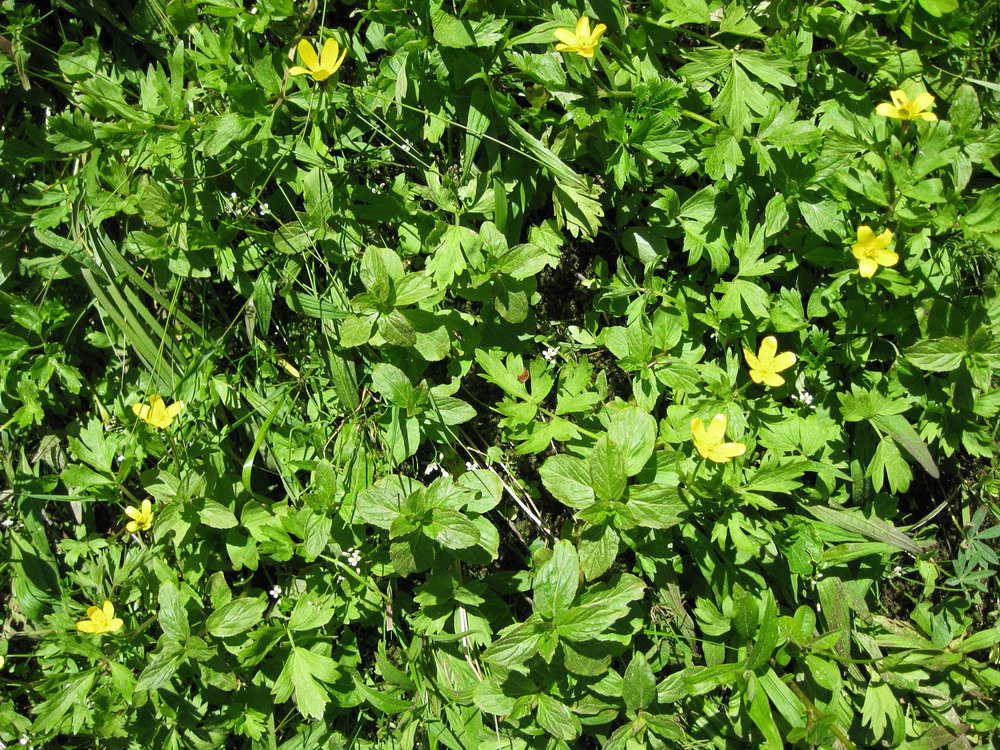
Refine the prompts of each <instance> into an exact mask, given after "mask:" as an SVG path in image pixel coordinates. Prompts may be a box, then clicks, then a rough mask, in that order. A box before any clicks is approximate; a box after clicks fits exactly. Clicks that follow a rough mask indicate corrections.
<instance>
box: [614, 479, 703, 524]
mask: <svg viewBox="0 0 1000 750" xmlns="http://www.w3.org/2000/svg"><path fill="white" fill-rule="evenodd" d="M689 507H690V506H689V503H687V502H685V501H684V499H683V498H682V497H681V494H680V490H678V488H677V487H676V485H668V484H659V483H654V484H633V485H629V488H628V499H627V502H626V510H627V511H628V513H629V515H631V516H632V518H634V519H635V520H636V521H637V522H638V523H639V524H640V525H641V526H645V527H646V528H649V529H669V528H670V527H672V526H676V525H677V524H678V523H680V522H681V519H682V518H683V517H684V516H685V515H686V514H687V511H688V508H689Z"/></svg>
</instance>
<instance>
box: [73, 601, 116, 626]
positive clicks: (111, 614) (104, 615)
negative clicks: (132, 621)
mask: <svg viewBox="0 0 1000 750" xmlns="http://www.w3.org/2000/svg"><path fill="white" fill-rule="evenodd" d="M87 617H88V619H86V620H80V621H79V622H78V623H77V624H76V629H77V630H82V631H83V632H84V633H114V632H115V631H116V630H119V629H121V626H122V625H124V624H125V621H124V620H122V619H121V618H120V617H115V607H114V605H113V604H112V603H111V602H109V601H108V600H106V599H105V600H104V607H90V608H89V609H88V610H87Z"/></svg>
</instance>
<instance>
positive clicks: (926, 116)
mask: <svg viewBox="0 0 1000 750" xmlns="http://www.w3.org/2000/svg"><path fill="white" fill-rule="evenodd" d="M937 118H938V116H937V115H936V114H934V113H933V112H921V113H920V114H918V115H914V116H913V119H914V120H927V122H937Z"/></svg>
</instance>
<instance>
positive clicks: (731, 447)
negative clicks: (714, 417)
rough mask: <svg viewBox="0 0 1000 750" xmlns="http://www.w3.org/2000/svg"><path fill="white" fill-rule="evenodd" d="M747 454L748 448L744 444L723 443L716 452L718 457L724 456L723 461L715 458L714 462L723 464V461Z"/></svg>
mask: <svg viewBox="0 0 1000 750" xmlns="http://www.w3.org/2000/svg"><path fill="white" fill-rule="evenodd" d="M746 452H747V447H746V446H745V445H744V444H743V443H723V444H722V445H720V446H719V447H718V448H716V450H715V453H716V454H717V455H720V456H722V461H720V460H719V459H718V458H714V459H712V460H713V461H716V462H717V463H722V462H723V461H728V460H729V459H731V458H736V457H737V456H742V455H743V454H744V453H746Z"/></svg>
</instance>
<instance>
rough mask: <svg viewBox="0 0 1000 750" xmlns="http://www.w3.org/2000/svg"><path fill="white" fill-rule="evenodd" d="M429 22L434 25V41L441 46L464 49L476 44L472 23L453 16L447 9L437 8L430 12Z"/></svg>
mask: <svg viewBox="0 0 1000 750" xmlns="http://www.w3.org/2000/svg"><path fill="white" fill-rule="evenodd" d="M431 24H432V25H433V26H434V41H436V42H437V43H438V44H440V45H441V46H442V47H453V48H455V49H464V48H465V47H472V46H474V45H475V44H476V39H475V37H474V36H473V35H472V31H473V30H472V24H470V23H469V22H468V21H463V20H460V19H458V18H455V17H454V16H453V15H451V14H449V13H448V12H447V11H444V10H441V9H438V10H435V11H434V12H433V13H431Z"/></svg>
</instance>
